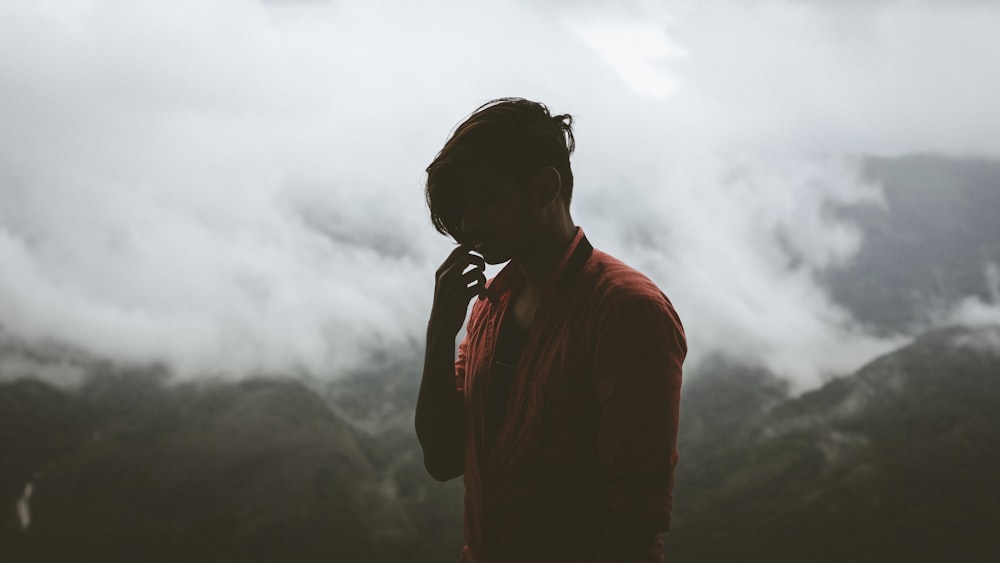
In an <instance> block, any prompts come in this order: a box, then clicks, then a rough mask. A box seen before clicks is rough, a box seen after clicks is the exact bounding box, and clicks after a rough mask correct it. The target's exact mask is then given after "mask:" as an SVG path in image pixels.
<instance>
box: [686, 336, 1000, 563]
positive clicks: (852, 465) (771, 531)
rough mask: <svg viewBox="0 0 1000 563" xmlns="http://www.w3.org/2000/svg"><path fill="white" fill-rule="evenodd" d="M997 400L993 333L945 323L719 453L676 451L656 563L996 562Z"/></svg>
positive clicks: (766, 419) (752, 424)
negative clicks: (667, 527)
mask: <svg viewBox="0 0 1000 563" xmlns="http://www.w3.org/2000/svg"><path fill="white" fill-rule="evenodd" d="M998 405H1000V328H997V327H987V328H980V329H968V328H951V329H947V330H941V331H935V332H932V333H929V334H926V335H924V336H923V337H921V338H919V339H918V340H917V341H915V342H914V343H913V344H911V345H909V346H906V347H904V348H902V349H900V350H898V351H896V352H894V353H892V354H889V355H886V356H884V357H881V358H879V359H877V360H875V361H874V362H872V363H870V364H868V365H867V366H865V367H864V368H862V369H861V370H859V371H858V372H857V373H856V374H854V375H852V376H850V377H844V378H840V379H836V380H834V381H831V382H830V383H829V384H827V385H825V386H823V387H822V388H820V389H818V390H816V391H813V392H811V393H807V394H805V395H803V396H802V397H799V398H796V399H793V400H789V401H786V402H784V403H781V404H779V405H777V406H775V407H774V408H773V409H771V410H770V411H768V412H767V414H766V415H764V416H761V417H758V418H757V419H755V420H751V419H747V425H746V427H745V428H743V429H742V430H741V431H739V432H738V434H737V436H736V438H735V439H731V440H729V443H728V445H727V446H726V447H724V448H720V449H716V450H714V451H711V452H708V453H707V454H706V455H694V456H692V458H691V459H688V458H685V457H684V455H685V454H684V449H683V446H684V443H683V442H682V453H681V455H682V460H681V464H680V466H679V467H678V476H677V487H678V491H677V498H676V504H675V526H674V529H673V530H672V532H671V533H670V534H669V535H668V542H667V543H668V554H670V555H671V556H672V557H673V559H672V560H674V561H680V562H686V563H690V562H699V561H706V562H707V561H762V562H784V561H788V562H792V561H796V562H797V561H810V562H823V561H830V562H833V561H899V562H910V561H963V562H971V561H997V560H1000V543H998V542H997V538H998V537H1000V408H998ZM685 406H686V407H687V408H688V409H690V410H698V409H699V408H700V405H699V404H698V403H697V402H693V403H692V402H688V403H687V404H686V405H685ZM693 449H694V451H695V452H698V451H699V449H698V448H697V447H694V448H693Z"/></svg>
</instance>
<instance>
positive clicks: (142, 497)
mask: <svg viewBox="0 0 1000 563" xmlns="http://www.w3.org/2000/svg"><path fill="white" fill-rule="evenodd" d="M26 385H30V386H33V387H36V388H38V389H42V388H44V387H39V386H41V384H38V383H30V384H27V383H15V384H8V385H4V386H0V397H11V396H14V395H19V396H22V398H23V395H24V394H25V393H24V387H25V386H26ZM36 391H37V389H36ZM35 394H36V395H40V396H43V398H44V401H52V400H53V399H52V397H59V399H58V400H60V401H62V402H63V403H64V404H63V405H62V406H63V407H64V408H65V409H66V411H67V412H71V413H72V412H75V411H76V410H80V409H82V410H83V411H85V412H87V413H90V416H91V417H92V418H88V419H86V422H87V423H90V422H92V420H99V421H100V424H99V425H98V427H97V429H96V430H94V429H93V428H92V426H87V425H86V424H81V426H80V428H84V427H86V431H85V432H82V431H81V434H85V435H84V436H81V435H78V436H77V438H78V439H77V440H76V444H72V445H71V446H70V447H67V448H64V450H69V451H61V452H55V451H54V450H53V456H54V457H53V458H52V459H51V460H49V461H48V462H45V463H40V464H39V468H40V469H41V473H40V475H39V476H37V477H34V476H32V477H29V478H32V479H33V481H34V487H35V490H34V494H33V496H32V497H31V502H30V508H31V523H30V526H29V528H28V529H27V530H26V531H19V530H11V526H10V524H11V522H7V524H8V525H7V526H5V530H4V535H2V536H0V541H2V542H3V544H2V545H0V552H5V553H7V555H8V556H10V557H13V559H7V558H4V559H3V560H4V561H9V560H27V561H101V562H108V561H130V562H132V561H331V560H338V561H358V562H365V561H392V560H396V558H397V557H398V556H399V554H400V553H406V554H408V555H410V556H412V560H414V561H421V560H429V559H428V557H429V555H428V553H433V547H434V546H430V545H428V544H427V543H426V542H425V538H423V537H421V536H420V535H419V533H418V532H419V529H418V528H419V527H418V526H417V524H416V523H415V522H414V519H413V518H412V517H411V515H410V514H407V512H406V511H405V510H404V508H403V507H402V505H401V504H400V503H399V502H398V499H397V497H396V490H395V485H394V484H393V483H391V482H386V481H384V480H383V479H381V477H380V472H379V468H378V467H377V466H376V464H375V463H373V461H372V458H371V455H370V452H371V451H374V450H377V449H378V447H379V446H378V445H376V444H372V443H369V442H370V441H371V438H370V437H368V436H367V435H365V434H363V433H360V432H358V431H357V430H355V429H354V428H353V427H352V426H351V425H349V424H348V423H346V422H345V421H343V420H342V419H341V418H339V417H338V416H336V415H335V414H333V413H332V412H331V411H330V410H329V408H328V407H327V406H326V404H325V403H324V402H323V401H322V400H321V399H320V398H319V397H318V396H317V395H316V394H314V393H313V392H311V391H310V390H308V389H307V388H306V387H305V386H303V385H301V384H299V383H295V382H291V381H246V382H243V383H239V384H223V383H216V384H205V385H193V384H188V385H180V386H174V387H169V388H168V387H162V386H159V385H158V384H156V382H155V381H151V380H150V379H149V378H145V379H144V378H143V377H142V376H139V375H135V374H132V375H129V376H123V377H117V378H116V377H105V378H100V379H97V380H95V381H94V382H92V383H91V384H90V385H88V386H87V387H85V388H84V389H83V390H82V391H81V392H80V393H79V394H73V395H69V394H64V393H61V392H58V391H55V390H53V389H46V390H45V391H44V392H42V393H37V392H36V393H35ZM44 401H31V400H22V401H21V402H20V405H22V406H24V407H25V408H27V409H35V407H36V406H37V405H40V404H44ZM11 402H12V401H6V400H5V401H2V402H0V405H4V406H8V405H9V404H10V403H11ZM35 412H36V413H37V414H38V417H37V419H38V421H43V420H59V419H61V418H66V416H68V415H59V416H56V417H53V416H52V409H49V410H47V411H41V410H36V411H35ZM4 416H5V419H6V413H4ZM7 438H9V436H7ZM81 438H82V439H81ZM67 439H69V438H67ZM70 441H72V440H70ZM0 445H2V447H3V448H4V454H5V459H19V460H20V459H24V460H28V459H30V460H31V461H34V462H38V461H40V460H41V457H42V456H34V457H28V456H27V453H30V451H31V448H30V444H25V443H23V442H18V441H16V440H10V441H7V442H6V443H3V444H0ZM24 463H26V462H22V465H23V464H24ZM4 465H5V468H6V467H7V464H6V463H5V464H4ZM11 467H13V466H11ZM11 472H13V470H11ZM20 475H21V477H22V478H23V475H24V472H23V471H22V472H20ZM20 486H23V482H22V483H21V484H20ZM19 492H20V491H18V493H19ZM8 503H9V504H8ZM5 506H8V507H13V506H14V501H13V499H12V498H11V495H10V494H9V493H8V494H7V495H6V496H5Z"/></svg>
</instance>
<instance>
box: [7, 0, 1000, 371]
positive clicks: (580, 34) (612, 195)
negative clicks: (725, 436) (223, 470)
mask: <svg viewBox="0 0 1000 563" xmlns="http://www.w3.org/2000/svg"><path fill="white" fill-rule="evenodd" d="M602 22H603V23H602ZM997 23H1000V12H998V11H997V10H996V9H994V8H992V7H990V6H988V5H986V4H976V3H969V4H960V5H957V6H956V7H952V5H948V6H947V7H946V6H944V5H933V4H929V3H903V2H898V3H892V2H890V3H882V4H878V5H873V6H869V5H867V4H865V5H860V4H851V5H848V6H842V5H840V4H826V3H813V4H802V5H793V4H790V3H787V2H754V3H736V2H717V3H687V2H676V3H670V4H666V5H665V7H664V6H663V5H654V4H646V3H641V2H637V3H628V4H624V3H623V4H621V5H620V6H617V7H609V6H607V5H606V4H600V3H594V4H582V5H579V6H577V5H572V6H571V5H569V4H563V3H552V4H545V5H535V4H530V3H527V2H525V3H510V4H505V5H496V4H489V5H485V4H480V3H475V2H465V3H457V2H444V1H436V0H432V1H431V2H424V3H419V4H413V5H411V4H408V3H385V2H350V1H344V2H302V3H299V2H295V3H278V2H267V3H259V4H254V3H248V2H242V1H241V2H237V1H235V0H232V1H223V2H213V3H209V4H206V3H203V2H173V3H169V4H162V3H160V4H146V3H118V2H104V1H96V0H95V1H83V0H79V1H65V2H56V1H49V2H44V1H43V2H32V3H27V4H25V3H21V4H11V3H8V4H4V5H3V6H2V7H0V108H3V109H2V110H0V271H2V272H3V275H2V276H0V325H2V326H3V327H4V328H5V330H6V331H8V332H9V333H12V334H16V335H18V337H19V338H25V339H28V340H45V339H51V340H57V341H61V342H67V343H70V344H73V345H76V346H79V347H82V348H85V349H87V350H90V351H92V352H93V353H95V354H99V355H108V356H112V357H117V358H122V359H126V360H130V361H163V362H167V363H168V364H169V365H171V366H172V367H173V368H174V369H175V370H176V371H177V372H178V373H180V374H182V375H188V376H191V375H195V374H200V373H221V374H233V375H238V374H243V373H248V372H255V371H265V372H289V371H292V372H296V371H305V372H309V373H314V374H317V375H321V376H334V375H335V374H337V373H340V372H341V371H343V370H344V369H346V368H349V367H350V366H352V365H356V364H357V363H359V362H363V361H365V360H366V359H367V357H368V355H369V354H370V353H372V352H374V351H376V350H380V349H390V350H392V349H401V348H402V349H406V350H412V349H413V348H414V347H419V345H420V343H421V341H422V335H423V327H424V323H425V315H426V313H427V311H428V309H429V306H430V297H431V292H432V288H433V279H432V275H433V271H434V269H435V268H436V266H437V263H438V262H439V261H440V260H441V259H443V257H444V256H445V255H446V254H447V252H448V249H449V244H448V242H447V241H445V240H443V239H441V238H440V237H438V236H437V235H436V233H434V232H433V230H432V229H431V228H430V223H429V220H428V219H427V217H426V210H425V208H424V203H423V196H422V192H421V180H422V170H423V168H424V167H425V166H426V164H427V163H428V162H429V161H430V159H431V158H432V157H433V155H434V154H435V152H436V151H437V150H438V149H439V148H440V145H441V144H442V143H443V142H444V140H445V139H446V137H447V133H448V131H449V129H450V128H451V127H452V126H453V125H454V124H456V123H457V122H458V121H459V120H460V119H461V118H462V117H463V116H464V115H465V114H466V113H467V112H469V111H471V110H472V109H473V108H474V107H475V106H477V105H478V104H479V103H481V102H483V101H486V100H488V99H491V98H494V97H497V96H504V95H521V96H525V97H529V98H535V99H539V100H542V101H545V102H546V103H548V104H549V105H550V106H551V107H552V109H553V110H555V111H558V112H570V113H573V114H575V115H576V116H577V118H578V121H577V123H578V126H577V139H578V152H577V155H576V157H575V160H574V166H575V170H576V176H577V178H578V180H577V186H578V189H577V190H576V195H575V201H576V202H575V204H574V206H575V207H574V215H575V218H576V219H577V221H578V223H580V224H581V225H583V226H584V227H585V228H586V229H587V232H588V234H589V235H590V237H591V239H592V240H593V241H594V242H595V244H597V245H598V246H599V247H602V248H604V249H606V250H608V251H611V252H612V253H614V254H617V255H620V256H621V257H623V258H624V259H626V260H627V261H629V262H631V263H633V264H635V265H636V266H639V267H640V268H642V269H644V270H645V271H647V272H649V273H650V275H651V276H652V277H653V278H654V279H655V280H656V281H657V282H658V283H660V284H661V285H662V286H663V287H664V288H665V289H666V290H667V292H668V294H669V295H670V296H671V298H672V300H673V301H674V303H675V305H676V306H677V308H678V309H679V311H680V313H681V315H682V318H683V319H684V322H685V325H686V327H687V329H688V332H689V337H690V339H691V344H692V356H691V358H692V359H691V361H692V362H697V361H698V359H699V358H700V357H703V355H704V354H707V353H708V352H710V351H711V350H713V349H718V348H726V349H727V350H730V351H735V353H737V354H739V355H744V356H746V357H748V358H749V357H752V358H754V359H755V360H759V361H764V362H766V363H767V364H768V365H769V366H770V367H772V369H775V370H776V371H778V372H779V373H782V374H784V375H786V376H788V377H791V378H793V379H794V381H796V382H797V383H799V384H800V386H803V387H807V386H810V385H814V384H815V383H816V382H817V381H819V380H820V379H821V378H822V377H824V376H825V375H826V374H829V373H840V372H843V371H847V370H850V369H853V368H855V367H857V366H858V365H859V364H860V363H861V362H863V361H864V360H866V359H868V358H869V357H871V355H873V354H874V353H877V352H878V351H881V350H885V349H886V348H888V347H890V346H893V345H895V344H896V343H898V340H896V339H888V340H886V339H880V338H875V337H873V336H870V335H866V334H865V333H864V332H863V331H861V330H860V329H859V328H858V327H857V326H855V323H854V322H853V321H852V319H851V318H850V316H849V315H848V314H847V313H846V312H845V311H843V310H842V309H840V308H839V307H837V306H836V304H834V303H832V302H831V300H830V298H829V297H828V296H827V295H826V293H825V292H824V290H823V289H822V288H821V287H820V286H819V285H818V284H817V282H816V280H815V274H816V272H818V271H820V270H822V269H823V268H827V267H830V266H833V265H836V264H838V263H842V262H843V261H845V260H847V259H848V258H849V257H850V256H851V255H852V253H853V252H854V251H855V250H856V248H857V246H858V244H859V243H860V239H859V236H860V235H859V233H858V232H856V231H855V230H853V229H852V227H851V225H848V224H843V223H840V222H838V221H837V220H835V219H834V218H833V217H832V216H831V215H830V214H829V213H828V210H829V209H830V206H831V205H833V204H837V203H844V202H858V201H872V202H877V201H878V200H879V193H878V187H877V186H873V185H870V184H869V183H867V182H866V181H865V180H864V179H863V177H862V175H861V174H860V171H859V169H858V168H857V166H855V164H854V163H855V162H856V157H857V155H859V154H868V153H873V154H888V155H892V154H903V153H907V152H915V151H929V152H941V153H950V154H965V153H970V152H974V153H977V154H982V155H986V156H993V157H996V156H1000V138H998V137H997V136H996V135H995V131H997V130H1000V123H998V121H1000V115H998V114H997V112H995V111H994V109H993V106H994V100H995V99H996V98H997V97H998V94H1000V92H998V82H1000V74H998V73H996V72H988V69H996V68H1000V49H998V48H997V47H998V46H1000V45H997V42H998V40H997V39H996V38H995V33H993V30H994V29H996V24H997ZM623 30H625V31H623ZM629 30H632V32H635V30H640V31H641V33H642V35H641V36H642V37H643V38H645V39H644V41H645V43H644V44H648V45H651V46H653V47H654V49H653V51H654V52H653V53H652V54H651V53H650V52H646V51H643V50H630V49H625V48H622V45H623V42H622V41H620V39H621V37H622V35H623V33H628V32H629ZM609 38H610V39H609ZM657 53H658V54H659V55H658V56H651V55H656V54H657Z"/></svg>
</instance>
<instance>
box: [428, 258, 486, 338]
mask: <svg viewBox="0 0 1000 563" xmlns="http://www.w3.org/2000/svg"><path fill="white" fill-rule="evenodd" d="M485 269H486V261H485V260H484V259H483V257H482V256H480V255H478V254H474V253H473V252H472V247H471V246H469V245H466V244H461V245H459V246H458V247H457V248H455V250H453V251H452V252H451V254H449V255H448V258H446V259H445V261H444V262H442V263H441V266H440V267H439V268H438V270H437V274H436V282H435V284H434V304H433V306H432V307H431V318H430V329H431V330H437V331H443V332H447V333H449V334H452V335H455V334H458V331H459V330H460V329H461V328H462V323H463V322H464V321H465V314H466V312H467V311H468V308H469V301H470V300H471V299H472V298H473V297H474V296H477V295H478V296H479V297H480V298H482V296H483V295H484V292H485V291H486V274H485V271H484V270H485Z"/></svg>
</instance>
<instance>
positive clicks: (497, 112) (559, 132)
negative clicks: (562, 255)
mask: <svg viewBox="0 0 1000 563" xmlns="http://www.w3.org/2000/svg"><path fill="white" fill-rule="evenodd" d="M574 148H576V142H575V140H574V139H573V117H572V116H571V115H569V114H561V115H556V116H553V115H551V114H550V113H549V108H547V107H545V105H544V104H540V103H538V102H532V101H530V100H525V99H524V98H497V99H495V100H493V101H490V102H487V103H485V104H483V105H481V106H479V107H478V108H477V109H476V111H474V112H472V114H471V115H470V116H469V117H468V118H466V120H465V121H464V122H462V124H461V125H459V126H458V128H456V129H455V132H454V133H452V135H451V138H450V139H448V142H447V143H445V145H444V148H442V149H441V152H439V153H438V154H437V156H436V157H435V158H434V161H433V162H431V164H430V166H428V167H427V186H426V192H425V195H426V196H427V206H428V207H430V211H431V221H432V222H433V223H434V228H435V229H437V230H438V232H440V233H441V234H444V235H451V236H452V237H454V238H455V239H456V240H459V239H460V238H461V236H462V201H463V194H462V188H463V186H464V185H466V184H467V182H469V181H470V180H472V179H474V178H476V177H482V176H484V175H489V176H495V177H500V178H506V179H512V180H515V181H522V180H526V179H527V178H529V177H530V176H531V175H532V174H533V173H535V172H537V171H538V170H539V169H540V168H542V167H545V166H552V167H553V168H555V169H556V170H557V171H558V172H559V176H560V178H561V180H562V192H561V194H562V197H563V199H564V201H565V203H566V205H569V202H570V199H571V198H572V195H573V171H572V170H571V169H570V165H569V155H570V153H572V152H573V149H574Z"/></svg>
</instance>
